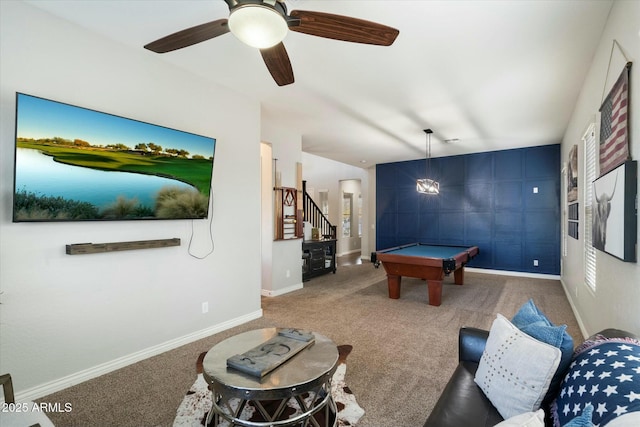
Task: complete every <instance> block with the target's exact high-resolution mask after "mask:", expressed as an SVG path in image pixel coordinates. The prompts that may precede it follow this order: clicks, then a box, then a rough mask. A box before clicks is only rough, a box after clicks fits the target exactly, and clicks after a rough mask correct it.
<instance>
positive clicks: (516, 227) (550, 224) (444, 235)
mask: <svg viewBox="0 0 640 427" xmlns="http://www.w3.org/2000/svg"><path fill="white" fill-rule="evenodd" d="M430 168H431V169H430V170H431V173H430V175H431V176H429V178H434V179H437V180H438V181H439V182H440V195H438V196H430V195H425V194H420V193H418V192H417V191H416V180H417V179H419V178H425V175H426V163H425V160H414V161H409V162H397V163H384V164H379V165H376V212H377V213H376V215H377V219H376V227H377V233H376V248H377V249H385V248H390V247H394V246H398V245H403V244H407V243H412V242H422V243H432V244H447V245H469V246H478V247H479V248H480V254H479V255H478V256H477V257H476V258H474V259H473V260H472V262H471V263H469V266H470V267H478V268H487V269H494V270H507V271H521V272H530V273H541V274H560V145H559V144H556V145H545V146H540V147H531V148H522V149H516V150H505V151H493V152H488V153H478V154H469V155H465V156H452V157H439V158H433V159H431V166H430ZM536 260H537V263H538V265H537V266H534V261H536Z"/></svg>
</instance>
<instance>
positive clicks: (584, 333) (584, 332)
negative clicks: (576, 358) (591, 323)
mask: <svg viewBox="0 0 640 427" xmlns="http://www.w3.org/2000/svg"><path fill="white" fill-rule="evenodd" d="M560 283H562V289H563V290H564V294H565V295H566V296H567V300H568V301H569V306H571V311H573V315H574V316H575V317H576V321H577V322H578V327H579V328H580V332H581V333H582V338H583V339H587V338H589V336H590V334H589V333H588V332H587V328H585V326H584V323H583V322H582V318H581V317H580V313H579V312H578V310H577V309H576V306H575V305H574V304H573V300H572V299H571V293H570V292H569V289H568V288H567V285H566V284H565V283H564V280H562V279H560Z"/></svg>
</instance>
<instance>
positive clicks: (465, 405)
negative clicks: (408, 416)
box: [424, 327, 636, 427]
mask: <svg viewBox="0 0 640 427" xmlns="http://www.w3.org/2000/svg"><path fill="white" fill-rule="evenodd" d="M598 335H603V336H605V337H607V338H623V337H632V338H636V337H635V336H634V335H633V334H631V333H629V332H626V331H621V330H618V329H606V330H604V331H601V332H599V333H598ZM488 336H489V331H485V330H481V329H476V328H471V327H463V328H461V329H460V333H459V338H458V359H459V364H458V367H457V368H456V370H455V371H454V372H453V375H452V376H451V378H450V380H449V382H448V383H447V385H446V386H445V389H444V390H443V392H442V394H441V395H440V398H439V400H438V402H437V403H436V405H435V407H434V408H433V411H432V412H431V414H430V415H429V418H427V421H426V422H425V424H424V427H462V426H464V427H476V426H477V427H490V426H494V425H496V424H498V423H499V422H501V421H503V418H502V416H500V413H499V412H498V411H497V410H496V408H494V406H493V405H492V404H491V402H490V401H489V399H487V397H486V396H485V395H484V393H483V392H482V390H481V389H480V387H478V386H477V385H476V383H475V382H474V380H473V379H474V377H475V374H476V370H477V369H478V364H479V363H480V358H481V357H482V352H483V351H484V348H485V345H486V342H487V338H488ZM545 412H546V413H547V416H548V414H549V412H548V410H545ZM547 425H549V420H548V419H547Z"/></svg>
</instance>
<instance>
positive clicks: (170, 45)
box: [145, 19, 229, 53]
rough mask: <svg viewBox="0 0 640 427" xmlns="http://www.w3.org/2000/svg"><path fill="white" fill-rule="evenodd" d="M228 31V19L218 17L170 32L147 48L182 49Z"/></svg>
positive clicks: (164, 50)
mask: <svg viewBox="0 0 640 427" xmlns="http://www.w3.org/2000/svg"><path fill="white" fill-rule="evenodd" d="M228 32H229V25H228V24H227V19H218V20H216V21H211V22H207V23H204V24H200V25H196V26H195V27H191V28H187V29H186V30H182V31H178V32H177V33H173V34H170V35H168V36H166V37H163V38H161V39H158V40H156V41H154V42H151V43H149V44H147V45H145V49H149V50H151V51H153V52H156V53H166V52H171V51H172V50H176V49H182V48H183V47H187V46H191V45H194V44H196V43H200V42H203V41H205V40H209V39H212V38H214V37H218V36H221V35H223V34H226V33H228Z"/></svg>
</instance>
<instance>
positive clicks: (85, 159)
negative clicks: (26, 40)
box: [13, 93, 216, 222]
mask: <svg viewBox="0 0 640 427" xmlns="http://www.w3.org/2000/svg"><path fill="white" fill-rule="evenodd" d="M215 148H216V140H215V139H214V138H210V137H205V136H201V135H196V134H193V133H189V132H184V131H180V130H176V129H170V128H167V127H163V126H158V125H154V124H150V123H145V122H141V121H137V120H132V119H127V118H124V117H120V116H116V115H112V114H107V113H102V112H99V111H95V110H91V109H87V108H82V107H77V106H73V105H69V104H65V103H61V102H57V101H52V100H48V99H44V98H40V97H36V96H32V95H27V94H23V93H17V94H16V143H15V165H14V166H15V168H14V194H13V221H14V222H42V221H54V222H55V221H113V220H148V219H201V218H207V216H208V213H209V197H210V194H211V178H212V174H213V163H214V162H213V160H214V155H215Z"/></svg>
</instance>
